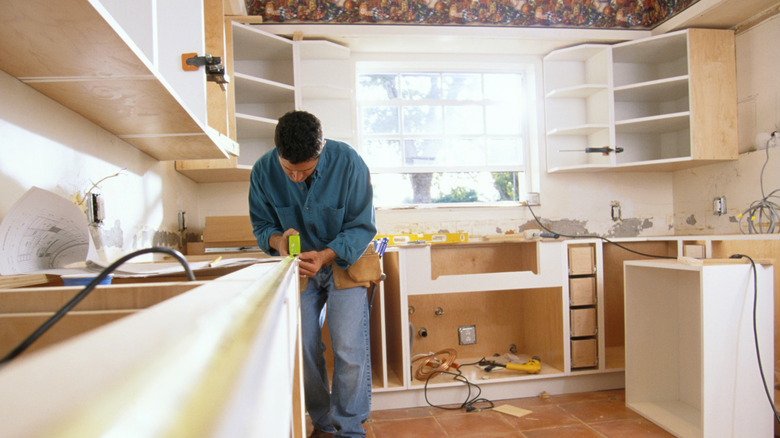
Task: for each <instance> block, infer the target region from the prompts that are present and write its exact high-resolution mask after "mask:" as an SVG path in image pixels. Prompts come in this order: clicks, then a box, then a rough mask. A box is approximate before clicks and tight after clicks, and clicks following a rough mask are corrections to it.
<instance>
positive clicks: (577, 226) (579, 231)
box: [518, 219, 593, 236]
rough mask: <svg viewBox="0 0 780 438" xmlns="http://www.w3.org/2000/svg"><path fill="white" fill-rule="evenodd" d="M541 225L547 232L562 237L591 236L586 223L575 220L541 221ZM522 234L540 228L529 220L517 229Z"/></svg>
mask: <svg viewBox="0 0 780 438" xmlns="http://www.w3.org/2000/svg"><path fill="white" fill-rule="evenodd" d="M541 223H542V225H544V227H545V228H547V229H548V230H549V231H552V232H553V233H555V234H560V235H562V236H591V235H593V233H591V232H590V231H588V227H587V222H586V221H581V220H575V219H561V220H554V221H551V220H546V219H541ZM518 228H519V231H520V232H521V233H522V232H523V231H525V230H538V229H540V228H541V227H540V226H539V223H538V222H536V221H535V220H530V221H528V222H526V223H524V224H522V225H520V226H519V227H518Z"/></svg>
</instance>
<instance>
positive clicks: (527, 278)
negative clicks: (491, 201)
mask: <svg viewBox="0 0 780 438" xmlns="http://www.w3.org/2000/svg"><path fill="white" fill-rule="evenodd" d="M587 250H588V251H587V257H586V259H587V262H586V263H584V264H585V265H587V266H590V270H589V272H592V269H593V266H594V265H595V263H594V258H593V256H595V253H593V251H592V250H593V248H592V246H591V247H589V248H587ZM575 252H578V251H575ZM568 265H569V263H568V247H567V245H566V244H564V242H562V241H520V242H496V243H486V242H474V243H471V242H469V243H463V244H446V243H443V244H430V245H404V246H400V247H397V248H395V247H393V248H391V250H389V251H388V253H386V254H385V273H386V274H387V275H388V279H387V280H385V282H384V288H383V296H382V300H383V309H384V312H385V315H384V318H385V319H384V326H383V328H382V330H383V331H382V334H381V336H382V337H383V341H384V342H385V344H384V350H383V351H382V353H383V354H384V356H383V360H384V362H383V363H382V364H381V367H380V368H376V367H375V372H379V373H384V375H385V376H387V378H388V379H387V380H386V381H385V382H383V385H382V386H379V385H378V384H377V383H378V382H377V379H376V377H375V381H374V395H373V403H374V406H375V407H376V408H377V409H383V408H391V407H392V408H398V407H402V406H423V405H425V404H426V401H425V397H426V396H427V397H430V399H435V400H437V401H438V402H440V403H442V404H444V403H455V402H457V399H458V398H462V393H461V391H462V390H463V388H462V387H461V385H462V383H459V382H457V381H453V380H452V378H451V377H449V376H447V375H437V376H433V377H431V378H430V379H427V378H426V377H421V375H419V374H418V372H419V371H420V370H421V369H420V367H421V366H422V364H423V363H424V361H425V358H424V356H425V355H426V354H428V353H431V352H433V353H436V352H440V351H447V350H449V349H452V350H454V351H455V353H456V361H457V363H461V364H464V363H473V362H477V361H479V360H480V358H483V357H485V358H488V359H492V360H496V361H498V362H502V361H503V362H509V361H510V360H511V361H513V362H514V363H518V362H519V363H524V362H525V361H527V360H528V359H530V358H531V357H533V356H537V357H539V358H540V359H541V369H540V372H539V373H538V374H529V373H525V372H519V371H513V370H507V369H499V368H496V369H492V370H489V371H486V370H485V369H484V368H481V367H477V366H473V365H472V366H465V367H461V368H459V372H461V373H463V376H465V377H466V378H467V379H469V381H471V382H473V383H476V384H478V385H479V386H480V388H481V391H482V394H483V396H485V397H487V398H490V399H502V398H510V397H523V396H529V397H530V396H536V395H538V394H539V393H540V392H542V391H548V392H550V391H552V392H568V391H587V390H596V389H608V388H616V387H621V385H622V384H621V383H620V381H621V380H622V370H613V371H612V372H601V370H599V371H598V372H595V373H593V372H592V373H579V372H572V370H571V369H570V368H571V367H570V365H571V362H572V361H571V358H570V350H574V352H575V354H577V355H578V357H580V356H588V354H589V356H590V357H591V359H590V361H589V362H588V364H589V365H587V366H591V367H593V366H595V365H594V360H593V359H592V358H593V357H595V355H596V354H597V353H596V352H597V351H598V345H597V344H596V343H594V341H595V338H593V337H591V338H584V339H585V340H584V342H582V341H581V339H583V338H578V339H576V340H574V339H573V338H572V337H571V333H569V330H568V328H569V327H570V326H571V322H570V321H569V317H570V314H569V294H568V286H567V283H568ZM590 310H592V309H584V312H583V313H577V312H575V313H574V314H573V315H574V317H575V319H576V320H577V321H575V322H574V325H576V326H577V327H583V330H584V333H587V334H588V335H591V334H592V333H593V332H594V331H595V330H596V328H595V326H594V321H596V319H595V318H593V317H592V316H588V315H586V314H587V313H588V312H589V311H590ZM580 315H582V316H584V318H579V317H580ZM373 318H374V317H373V316H372V319H373ZM578 321H580V322H581V323H580V322H578ZM588 321H590V322H588ZM584 327H589V328H587V329H586V328H584ZM372 330H373V326H372ZM464 332H466V333H469V334H468V335H467V336H464V335H462V333H464ZM374 336H379V335H377V334H374V333H372V337H374ZM588 346H591V347H592V348H590V350H588V352H583V349H582V348H580V347H585V348H587V347H588ZM373 354H374V350H373V349H372V355H373ZM421 357H422V359H421ZM583 362H584V360H579V359H578V360H577V361H575V362H574V363H583ZM422 376H424V374H423V375H422ZM575 388H576V389H575ZM586 388H588V389H586Z"/></svg>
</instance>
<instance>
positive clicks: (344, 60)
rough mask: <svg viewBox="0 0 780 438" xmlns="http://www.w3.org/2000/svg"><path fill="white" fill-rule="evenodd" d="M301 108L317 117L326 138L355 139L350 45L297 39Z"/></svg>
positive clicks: (297, 81)
mask: <svg viewBox="0 0 780 438" xmlns="http://www.w3.org/2000/svg"><path fill="white" fill-rule="evenodd" d="M295 44H296V49H297V57H298V62H297V65H296V69H295V72H296V80H295V81H296V84H297V85H298V91H299V97H300V104H299V108H300V109H302V110H305V111H309V112H310V113H312V114H314V115H315V116H317V117H318V118H319V119H320V121H321V122H322V130H323V133H324V134H325V136H326V137H328V138H332V139H335V140H341V141H345V142H347V143H350V144H352V142H353V141H354V128H353V120H354V119H355V111H354V110H353V108H354V105H353V101H352V95H353V93H352V91H353V89H354V86H353V84H354V82H355V81H354V75H353V73H352V62H351V61H350V50H349V48H348V47H345V46H341V45H338V44H335V43H333V42H330V41H324V40H301V41H296V43H295Z"/></svg>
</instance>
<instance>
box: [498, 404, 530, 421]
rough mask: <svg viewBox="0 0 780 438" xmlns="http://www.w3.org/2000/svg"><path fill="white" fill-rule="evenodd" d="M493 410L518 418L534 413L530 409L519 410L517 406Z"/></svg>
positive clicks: (504, 406)
mask: <svg viewBox="0 0 780 438" xmlns="http://www.w3.org/2000/svg"><path fill="white" fill-rule="evenodd" d="M493 410H494V411H498V412H503V413H505V414H509V415H513V416H515V417H517V418H520V417H524V416H526V415H528V414H530V413H531V412H532V411H529V410H528V409H523V408H518V407H517V406H512V405H501V406H496V407H495V408H493Z"/></svg>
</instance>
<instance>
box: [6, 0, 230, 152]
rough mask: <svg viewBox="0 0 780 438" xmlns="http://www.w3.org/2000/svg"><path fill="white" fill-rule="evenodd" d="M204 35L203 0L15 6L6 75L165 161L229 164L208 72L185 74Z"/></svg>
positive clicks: (13, 1)
mask: <svg viewBox="0 0 780 438" xmlns="http://www.w3.org/2000/svg"><path fill="white" fill-rule="evenodd" d="M210 1H211V0H206V3H208V2H210ZM173 3H175V4H173ZM218 3H219V4H220V5H221V3H222V2H221V1H220V2H218ZM205 12H206V13H209V14H210V13H214V11H213V9H207V10H206V11H205ZM221 12H222V9H221V7H220V8H219V11H217V12H216V13H218V14H219V15H220V18H221ZM204 32H205V24H204V0H180V1H177V2H154V1H146V2H128V1H120V0H102V1H98V0H60V1H56V2H47V1H42V0H9V1H5V2H3V19H2V26H0V68H1V69H3V70H5V71H6V72H7V73H9V74H11V75H13V76H15V77H17V78H18V79H19V80H21V81H22V82H25V83H26V84H28V85H29V86H31V87H33V88H35V89H37V90H38V91H40V92H41V93H43V94H45V95H47V96H49V97H50V98H52V99H54V100H56V101H58V102H60V103H61V104H63V105H65V106H66V107H68V108H70V109H72V110H73V111H75V112H77V113H79V114H81V115H82V116H84V117H86V118H87V119H89V120H91V121H92V122H94V123H96V124H97V125H99V126H101V127H103V128H105V129H106V130H108V131H109V132H111V133H113V134H115V135H116V136H118V137H119V138H121V139H123V140H124V141H126V142H128V143H130V144H131V145H133V146H135V147H136V148H138V149H140V150H141V151H143V152H145V153H147V154H148V155H150V156H152V157H154V158H156V159H158V160H175V159H198V158H225V157H227V156H228V154H229V153H231V152H234V151H235V150H236V148H237V144H236V143H235V142H233V141H231V140H230V138H229V137H228V135H227V133H226V132H224V131H221V130H220V129H219V126H225V122H224V121H221V122H219V123H217V122H213V124H214V125H215V126H217V128H214V127H212V126H209V122H210V121H209V117H208V115H207V113H208V111H209V105H208V104H207V98H206V93H207V83H206V82H207V81H206V74H205V70H204V68H203V67H200V68H198V69H197V70H196V71H184V70H183V68H182V54H184V53H196V54H197V55H204V54H205V53H204V47H205V42H204V41H205V36H204ZM210 85H216V84H209V86H210ZM226 98H227V97H226V95H224V97H223V100H224V99H226ZM225 101H226V100H225ZM222 114H223V116H221V117H222V118H224V114H225V113H224V112H223V113H222ZM217 118H218V119H219V118H220V116H218V117H217Z"/></svg>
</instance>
